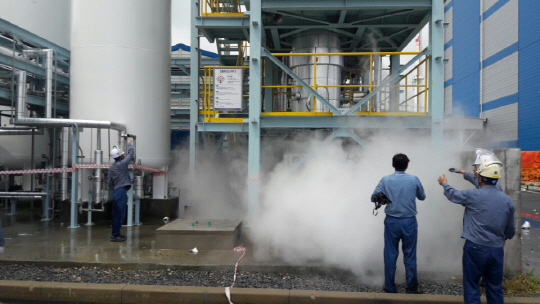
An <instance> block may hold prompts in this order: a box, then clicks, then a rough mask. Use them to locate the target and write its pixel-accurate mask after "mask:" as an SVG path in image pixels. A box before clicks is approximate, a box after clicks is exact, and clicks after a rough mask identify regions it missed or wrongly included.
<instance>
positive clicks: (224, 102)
mask: <svg viewBox="0 0 540 304" xmlns="http://www.w3.org/2000/svg"><path fill="white" fill-rule="evenodd" d="M242 86H243V76H242V69H214V110H216V111H241V110H242V95H243V94H242Z"/></svg>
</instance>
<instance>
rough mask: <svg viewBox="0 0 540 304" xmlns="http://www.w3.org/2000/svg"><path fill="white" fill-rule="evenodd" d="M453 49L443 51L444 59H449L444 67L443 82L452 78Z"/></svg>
mask: <svg viewBox="0 0 540 304" xmlns="http://www.w3.org/2000/svg"><path fill="white" fill-rule="evenodd" d="M453 49H454V48H453V47H449V48H447V49H446V50H445V51H444V58H445V59H449V60H450V61H449V62H448V63H447V64H445V65H444V81H447V80H448V79H450V78H452V53H453Z"/></svg>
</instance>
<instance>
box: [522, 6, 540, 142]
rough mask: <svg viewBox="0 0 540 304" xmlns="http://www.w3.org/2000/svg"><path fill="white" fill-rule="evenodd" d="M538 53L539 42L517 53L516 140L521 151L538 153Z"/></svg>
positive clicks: (539, 66)
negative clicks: (517, 105)
mask: <svg viewBox="0 0 540 304" xmlns="http://www.w3.org/2000/svg"><path fill="white" fill-rule="evenodd" d="M523 2H525V3H527V1H523ZM523 2H521V3H523ZM539 2H540V1H539ZM520 9H521V8H520ZM520 26H521V25H520ZM520 32H521V31H520ZM539 51H540V41H537V42H536V43H534V44H531V45H530V46H529V47H527V48H525V49H522V50H520V51H519V93H518V94H519V107H518V117H519V118H518V119H519V125H518V139H519V147H520V148H521V149H522V150H523V151H540V131H539V130H540V120H539V119H538V115H539V113H540V94H539V93H540V87H539V85H538V80H539V79H540V60H536V59H534V58H538V52H539Z"/></svg>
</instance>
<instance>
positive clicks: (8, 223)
mask: <svg viewBox="0 0 540 304" xmlns="http://www.w3.org/2000/svg"><path fill="white" fill-rule="evenodd" d="M6 212H7V210H0V213H6ZM522 212H523V217H522V220H523V221H525V220H527V221H529V222H530V223H531V229H530V230H528V231H524V233H523V237H522V254H523V268H524V270H525V271H531V270H533V269H537V268H538V267H539V266H540V255H539V253H540V214H539V213H540V193H539V192H522ZM2 220H3V224H4V228H3V231H4V236H5V239H6V248H5V253H4V254H0V263H4V264H9V263H18V264H21V263H33V264H38V265H54V266H59V267H70V266H78V267H81V266H100V267H103V266H105V267H113V268H117V267H120V268H122V269H136V270H153V269H164V268H170V269H200V270H204V269H208V270H212V269H231V267H234V264H235V263H236V261H237V260H238V258H239V256H240V254H239V253H238V252H233V251H232V250H206V251H205V250H202V251H199V253H198V254H192V253H190V252H189V251H187V250H164V249H158V248H156V245H155V231H156V229H157V228H159V227H161V226H163V223H162V222H161V221H154V222H147V223H144V225H141V226H135V227H123V228H122V232H123V233H125V234H126V236H127V239H128V240H127V241H126V242H123V243H112V242H110V241H109V236H110V227H109V226H108V225H106V224H98V225H94V226H84V223H82V224H81V228H79V229H67V225H68V223H62V222H61V221H58V220H54V221H50V222H42V221H41V220H40V212H39V210H37V209H36V210H34V211H33V212H29V211H26V212H24V211H22V212H20V213H19V214H18V215H15V216H6V215H4V216H3V217H2ZM241 265H242V270H243V271H287V269H291V267H290V266H287V265H285V264H283V263H280V262H276V261H272V262H268V261H267V262H260V261H257V260H255V259H254V258H253V256H252V255H251V252H250V251H249V250H248V252H247V254H246V256H245V257H244V258H243V260H242V262H241ZM537 275H538V274H537ZM231 294H232V300H233V301H234V303H237V304H238V303H462V297H457V296H439V295H406V294H383V293H354V292H326V291H308V290H281V289H242V288H233V289H232V292H231ZM0 299H14V300H19V301H20V302H17V303H32V302H33V301H39V302H36V303H44V302H50V303H54V302H59V301H63V302H71V303H172V302H174V303H228V301H227V299H226V298H225V295H224V289H223V288H216V287H171V286H143V285H140V286H139V285H125V284H86V283H55V282H21V281H0ZM10 301H11V300H10ZM10 301H7V302H6V301H4V302H2V301H1V300H0V303H16V302H13V301H11V302H10ZM505 301H506V303H540V298H517V297H516V298H506V299H505Z"/></svg>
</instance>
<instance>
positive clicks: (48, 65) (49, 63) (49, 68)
mask: <svg viewBox="0 0 540 304" xmlns="http://www.w3.org/2000/svg"><path fill="white" fill-rule="evenodd" d="M23 53H24V54H27V55H36V56H42V57H44V59H45V75H46V77H45V101H46V102H45V104H46V107H45V113H46V115H45V117H46V118H52V84H53V57H54V50H53V49H43V50H23Z"/></svg>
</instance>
